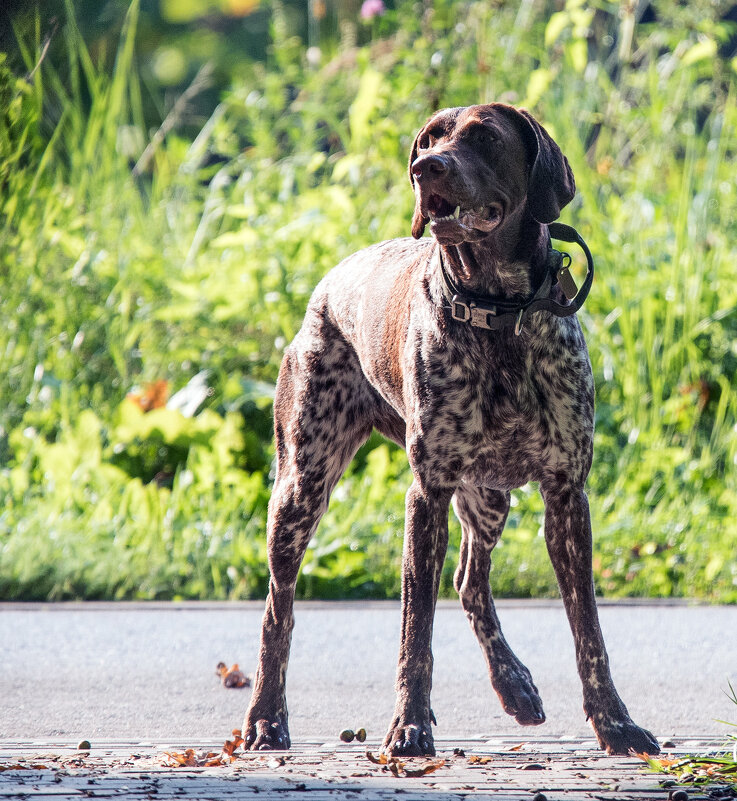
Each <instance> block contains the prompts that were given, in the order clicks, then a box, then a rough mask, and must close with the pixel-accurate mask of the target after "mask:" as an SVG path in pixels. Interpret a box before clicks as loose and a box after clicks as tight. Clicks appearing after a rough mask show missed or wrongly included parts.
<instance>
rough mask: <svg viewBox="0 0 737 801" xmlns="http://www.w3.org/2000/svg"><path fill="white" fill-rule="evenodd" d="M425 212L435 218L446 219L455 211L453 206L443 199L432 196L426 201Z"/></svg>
mask: <svg viewBox="0 0 737 801" xmlns="http://www.w3.org/2000/svg"><path fill="white" fill-rule="evenodd" d="M427 210H428V211H429V212H430V213H431V214H433V215H434V216H435V217H447V216H448V215H449V214H452V213H453V212H454V211H455V206H453V205H451V204H450V203H449V202H448V201H447V200H446V199H445V198H444V197H441V196H440V195H435V194H433V195H430V197H429V198H428V199H427Z"/></svg>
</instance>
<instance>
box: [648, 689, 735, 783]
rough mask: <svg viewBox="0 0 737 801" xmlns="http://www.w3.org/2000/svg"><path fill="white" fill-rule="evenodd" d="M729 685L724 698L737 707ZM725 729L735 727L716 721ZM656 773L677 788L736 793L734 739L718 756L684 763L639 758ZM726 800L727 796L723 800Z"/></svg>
mask: <svg viewBox="0 0 737 801" xmlns="http://www.w3.org/2000/svg"><path fill="white" fill-rule="evenodd" d="M728 684H729V692H728V693H727V696H728V697H729V699H730V701H732V702H733V703H734V704H737V693H735V689H734V687H733V686H732V684H731V682H728ZM719 722H720V723H725V724H726V725H728V726H737V724H736V723H727V722H726V721H719ZM639 756H640V757H641V758H642V759H643V760H644V761H645V762H646V763H647V765H648V767H649V768H650V770H652V771H654V772H656V773H664V774H667V775H669V776H674V777H675V779H676V780H677V782H678V783H679V784H683V785H685V786H696V787H703V786H704V785H707V786H709V787H710V788H712V789H714V790H715V791H716V790H717V788H724V789H725V790H726V791H729V790H730V789H731V790H732V791H734V790H737V737H735V736H733V735H732V736H730V738H729V741H728V743H727V744H725V747H724V749H723V750H722V752H721V753H719V754H717V755H709V756H687V757H684V758H683V759H673V758H670V757H649V756H648V755H647V754H641V755H639ZM725 797H727V796H725Z"/></svg>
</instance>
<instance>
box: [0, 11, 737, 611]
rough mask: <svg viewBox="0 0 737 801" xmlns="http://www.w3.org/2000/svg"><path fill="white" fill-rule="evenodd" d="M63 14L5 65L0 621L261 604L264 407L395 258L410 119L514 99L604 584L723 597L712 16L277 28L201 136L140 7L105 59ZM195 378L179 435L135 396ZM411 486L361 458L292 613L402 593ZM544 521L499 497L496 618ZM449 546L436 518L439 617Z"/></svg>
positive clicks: (505, 15) (592, 15)
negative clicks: (568, 355)
mask: <svg viewBox="0 0 737 801" xmlns="http://www.w3.org/2000/svg"><path fill="white" fill-rule="evenodd" d="M390 5H391V4H390ZM64 8H65V14H64V15H63V17H62V18H61V19H60V22H59V28H58V33H57V34H56V35H57V36H60V37H63V43H64V47H63V48H56V47H54V46H53V45H52V46H51V47H50V48H47V46H46V45H47V39H46V36H47V32H48V26H47V22H46V19H45V18H44V17H43V14H42V13H41V12H40V11H31V12H28V14H29V16H28V17H27V19H28V20H30V22H31V24H30V25H29V26H27V27H22V26H16V29H15V31H16V37H17V53H16V54H15V56H16V57H15V58H10V55H11V54H2V53H0V209H1V211H0V275H1V276H2V282H3V291H2V293H0V314H1V315H2V319H3V326H2V327H1V330H0V395H1V396H2V398H3V405H2V408H0V508H1V509H2V511H1V512H0V597H5V598H73V597H75V598H76V597H111V598H122V597H145V598H165V597H253V596H258V595H260V594H262V593H263V592H264V590H265V587H266V583H267V568H266V559H265V549H266V546H265V515H266V502H267V499H268V490H269V485H270V482H271V461H272V458H273V445H272V442H271V438H272V434H271V419H270V409H271V400H272V399H273V390H274V384H275V382H276V377H277V372H278V367H279V363H280V361H281V357H282V354H283V351H284V348H285V347H286V345H287V343H288V342H289V341H290V340H291V338H292V337H293V336H294V334H295V333H296V331H297V330H298V329H299V326H300V324H301V319H302V316H303V314H304V309H305V306H306V303H307V301H308V298H309V296H310V293H311V292H312V290H313V288H314V286H315V285H316V284H317V282H318V281H319V280H320V278H321V277H322V276H323V275H324V274H325V273H326V272H327V271H328V270H329V269H330V268H331V267H332V266H333V265H334V264H336V263H337V262H338V261H340V259H342V258H343V257H345V256H347V255H348V254H349V253H351V252H353V251H355V250H357V249H358V248H360V247H362V246H365V245H368V244H371V243H373V242H375V241H378V240H381V239H388V238H392V237H397V236H406V235H407V234H408V230H409V218H410V215H411V209H412V193H411V191H410V187H409V184H408V181H407V173H406V154H407V152H408V150H409V146H410V144H411V139H412V136H413V132H414V131H415V130H416V129H417V128H418V127H419V125H420V124H421V123H422V122H423V121H424V119H425V118H426V117H427V116H428V115H429V114H430V113H431V112H432V111H433V110H434V109H435V108H438V107H441V106H455V105H465V104H468V103H473V102H486V101H491V100H503V101H507V102H513V103H522V102H525V103H527V104H528V105H529V107H530V109H531V111H532V112H533V113H534V114H535V115H536V116H537V117H538V118H539V119H541V121H542V122H543V123H544V124H545V125H546V127H547V128H548V129H549V130H550V132H551V134H553V135H554V137H555V138H556V140H557V141H558V142H559V143H560V144H561V146H562V148H563V150H564V152H565V153H566V154H567V156H568V158H569V160H570V162H571V165H572V167H573V170H574V173H575V175H576V181H577V185H578V196H577V198H576V200H575V201H574V203H573V204H571V206H570V207H569V208H568V209H566V211H565V215H564V218H565V221H566V222H570V223H572V224H574V225H576V226H577V228H578V229H579V230H580V231H581V233H582V234H583V236H584V237H585V239H586V240H587V242H588V243H589V245H590V246H591V248H592V251H593V252H594V255H595V258H596V261H597V278H596V281H595V284H594V287H593V290H592V292H591V295H590V297H589V299H588V300H587V303H586V306H585V308H584V309H583V310H582V311H581V312H580V314H579V317H580V319H581V321H582V324H583V326H584V328H585V331H586V334H587V340H588V342H589V348H590V354H591V360H592V366H593V369H594V376H595V381H596V392H597V412H596V414H597V421H596V441H595V446H596V450H595V461H594V467H593V469H592V473H591V476H590V480H589V494H590V497H591V509H592V514H593V518H594V519H593V523H594V531H595V543H596V544H595V558H594V564H595V579H596V583H597V587H598V589H599V590H600V591H601V592H603V593H606V594H607V595H610V596H617V595H654V596H671V595H681V596H697V597H701V598H707V599H711V600H715V601H716V600H718V601H732V602H733V601H737V563H736V562H735V559H734V550H735V536H734V527H733V523H732V521H733V520H734V519H735V518H736V517H737V479H736V475H737V473H736V470H735V465H736V464H737V392H736V391H735V386H737V380H736V378H737V377H736V372H737V349H736V348H735V344H734V343H735V342H737V311H736V310H737V267H736V266H735V265H737V252H736V250H737V246H736V245H735V243H736V242H737V237H736V236H735V221H736V220H737V189H735V185H734V180H733V172H734V170H733V163H734V157H735V152H737V138H736V137H737V134H736V133H735V132H736V131H737V124H736V123H737V102H736V98H735V92H734V86H733V76H734V62H733V61H732V60H731V59H732V53H731V52H730V50H729V48H730V47H731V45H730V42H731V39H730V37H731V35H732V28H731V27H730V23H729V22H728V21H727V20H725V19H722V18H721V16H720V12H719V10H718V8H716V7H715V6H713V5H707V4H702V3H696V4H690V5H681V6H677V7H676V6H669V5H667V4H657V6H656V7H655V11H654V12H653V13H654V14H655V15H656V16H655V17H653V18H651V19H650V21H647V20H641V19H638V18H636V16H635V14H636V13H637V9H636V8H635V7H634V6H633V7H632V8H630V7H629V6H628V7H627V8H623V9H622V10H621V14H620V9H619V8H616V9H615V8H614V7H612V8H609V7H606V6H602V7H597V8H596V9H595V10H592V9H590V8H589V7H588V6H586V5H585V4H583V3H581V2H578V0H568V1H567V2H566V3H565V4H564V5H562V6H557V7H556V8H555V10H554V11H553V12H550V9H549V8H548V7H547V5H546V4H530V3H523V4H521V5H520V6H519V7H515V6H514V5H513V4H489V3H486V2H480V1H479V0H464V1H463V2H450V0H436V2H432V3H422V4H420V3H415V2H413V1H412V0H398V2H397V3H396V4H395V7H394V8H390V9H389V10H388V11H387V13H386V14H385V15H384V16H383V17H381V19H380V20H376V21H375V22H374V23H372V26H371V29H370V30H369V28H368V27H364V28H362V29H361V36H363V37H367V38H369V39H370V40H369V41H368V43H367V44H366V45H365V46H361V47H353V46H349V45H347V44H346V43H345V42H343V43H342V45H341V44H338V42H337V41H332V42H331V41H327V42H326V41H321V42H319V44H320V49H321V50H320V52H318V53H317V54H316V53H315V52H314V51H313V52H311V53H310V54H309V58H308V54H307V51H306V48H305V47H304V45H303V43H302V42H301V41H300V40H299V39H297V38H295V36H294V32H293V31H292V30H290V26H289V14H288V13H287V12H288V9H287V8H286V6H285V5H284V4H281V3H274V4H273V6H272V7H271V34H270V38H269V48H268V55H267V57H266V60H265V61H259V62H248V61H243V62H241V63H239V64H238V65H237V66H236V67H234V69H233V72H232V74H231V75H229V76H227V78H226V79H225V85H226V87H227V88H226V89H225V91H223V92H222V93H221V95H220V96H219V97H217V98H214V99H213V101H212V108H211V113H209V116H207V118H202V119H201V118H199V117H196V116H193V115H190V114H189V112H188V110H187V108H188V107H187V105H186V103H180V105H179V107H178V108H179V109H180V110H181V109H182V108H183V109H184V111H182V112H181V116H182V119H183V120H185V121H184V122H182V121H181V120H179V118H178V117H177V115H174V117H173V118H172V117H170V116H169V114H170V113H171V112H172V111H173V108H174V100H173V98H171V97H169V98H164V97H163V96H161V97H160V96H158V95H156V92H155V90H152V89H151V86H150V82H149V81H148V79H147V78H145V76H146V75H147V72H146V69H147V67H145V66H141V65H139V58H138V56H137V53H138V49H139V44H140V42H141V36H143V35H151V31H150V28H148V27H147V26H148V25H149V24H150V18H149V17H146V15H145V14H144V16H143V17H141V14H142V12H141V10H140V8H139V4H138V0H133V2H131V3H130V4H129V5H128V8H127V11H126V13H125V15H124V17H121V19H120V20H119V21H118V22H119V25H118V28H119V30H120V36H119V41H117V43H116V46H115V47H114V48H113V49H114V51H115V57H114V58H111V57H109V55H108V54H107V53H106V52H105V51H104V48H103V47H101V46H100V44H99V41H98V42H95V43H94V44H93V43H90V42H88V41H86V40H85V38H84V37H83V35H82V33H81V32H80V29H79V26H78V25H77V22H76V21H75V5H74V3H73V2H72V0H65V5H64ZM264 13H265V12H264V11H263V9H262V12H261V16H260V17H259V19H260V20H262V21H263V14H264ZM141 19H143V20H144V24H143V27H142V26H141ZM246 23H247V20H246ZM246 23H244V24H246ZM113 27H114V28H115V26H113ZM118 28H115V29H116V30H117V29H118ZM181 36H182V37H184V36H186V33H185V32H182V33H181ZM178 41H182V40H178ZM147 52H150V51H147ZM19 65H20V66H19ZM142 76H143V77H142ZM219 79H220V80H223V78H222V76H220V77H219ZM180 99H181V98H180ZM152 107H155V108H160V109H161V114H160V116H161V120H160V121H157V124H158V125H159V128H158V130H159V132H160V133H159V135H157V134H156V133H154V135H153V136H152V132H151V125H150V123H151V120H150V109H151V108H152ZM201 108H202V106H198V109H201ZM167 119H168V122H167V125H166V126H165V125H164V121H165V120H167ZM180 122H181V124H179V123H180ZM195 122H196V125H195ZM154 127H156V126H154ZM192 130H195V131H196V135H193V134H192V133H191V132H192ZM162 131H165V133H161V132H162ZM147 143H149V144H150V148H149V151H148V153H149V156H150V158H148V156H147V159H145V160H142V159H141V158H140V157H141V155H142V153H143V151H144V149H145V148H146V144H147ZM136 165H138V167H136ZM197 376H206V381H205V385H204V388H205V394H204V395H202V397H201V398H200V400H199V403H198V405H197V406H196V407H195V409H193V410H191V411H188V412H187V414H183V413H182V409H179V410H177V409H176V408H174V407H173V406H171V405H169V406H167V405H166V403H165V404H164V405H163V406H161V407H160V408H156V409H154V410H153V411H147V412H143V410H141V409H137V408H136V407H135V406H134V405H133V404H132V402H131V400H130V399H128V400H126V398H127V396H128V395H130V394H131V393H132V392H134V390H135V387H136V386H143V387H146V386H147V385H149V384H153V383H155V382H164V384H165V385H166V387H167V388H169V387H171V389H172V390H179V391H185V390H186V389H187V388H188V387H189V388H190V389H191V388H192V387H193V386H194V384H193V382H195V383H196V377H197ZM409 481H410V478H409V474H408V468H407V466H406V459H405V457H404V454H403V453H402V452H401V451H400V450H399V449H398V448H396V446H394V445H392V444H390V443H387V442H385V441H383V440H382V439H381V438H380V437H378V435H374V436H373V437H372V438H371V439H370V440H369V442H368V443H367V444H366V445H365V446H364V447H363V448H362V449H361V451H360V452H359V455H358V457H357V459H356V460H355V461H354V463H353V465H352V466H351V468H349V470H348V473H347V475H346V476H345V478H344V480H343V481H342V483H341V484H340V485H339V486H338V488H337V490H336V492H335V494H334V497H333V499H332V502H331V506H330V509H329V510H328V513H327V514H326V516H325V518H324V520H323V522H322V524H321V526H320V528H319V530H318V532H317V535H316V537H315V539H314V541H313V542H312V543H311V545H310V548H309V549H308V553H307V557H306V560H305V564H304V568H303V571H302V574H301V576H300V579H299V592H300V593H301V594H302V595H303V596H305V597H338V596H340V597H366V596H370V597H394V596H396V595H397V594H398V593H399V588H400V578H399V568H400V564H401V548H402V546H401V537H402V529H403V516H404V498H403V496H404V492H405V490H406V487H407V486H408V485H409ZM542 515H543V508H542V503H541V501H540V498H539V493H538V492H537V490H536V487H535V486H527V487H524V488H522V489H521V490H519V491H517V492H516V493H514V496H513V506H512V510H511V513H510V519H509V522H508V525H507V530H506V532H505V534H504V537H503V539H502V541H501V543H500V544H499V546H498V547H497V548H496V550H495V553H494V568H493V575H492V581H493V584H494V587H495V591H496V592H497V594H500V595H510V596H526V595H531V594H534V595H554V594H555V593H556V592H557V590H556V585H555V578H554V576H553V573H552V570H551V568H550V566H549V562H548V558H547V554H546V550H545V544H544V538H543V537H542V529H541V526H542ZM459 537H460V534H459V530H458V525H457V523H456V522H455V521H454V520H452V521H451V543H450V547H449V558H448V560H447V561H446V566H445V568H444V573H443V576H442V580H441V592H442V593H443V594H445V595H449V594H452V592H453V591H452V573H453V568H454V562H455V557H456V553H457V548H458V541H459Z"/></svg>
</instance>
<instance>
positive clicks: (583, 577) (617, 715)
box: [540, 476, 660, 754]
mask: <svg viewBox="0 0 737 801" xmlns="http://www.w3.org/2000/svg"><path fill="white" fill-rule="evenodd" d="M540 489H541V491H542V495H543V499H544V500H545V542H546V543H547V546H548V553H549V554H550V559H551V561H552V562H553V568H554V569H555V575H556V576H557V578H558V586H559V587H560V593H561V595H562V597H563V604H564V606H565V609H566V614H567V615H568V621H569V623H570V625H571V632H572V633H573V640H574V643H575V646H576V663H577V665H578V673H579V675H580V677H581V682H582V684H583V707H584V711H585V713H586V717H587V719H589V720H590V721H591V725H592V726H593V728H594V732H595V733H596V737H597V739H598V741H599V745H600V746H601V747H602V748H604V749H606V751H607V752H608V753H610V754H627V753H629V752H630V751H636V752H637V753H638V754H639V753H643V752H644V753H646V754H657V753H659V751H660V746H659V745H658V742H657V740H656V739H655V738H654V737H653V735H652V734H651V733H650V732H649V731H647V730H646V729H642V728H640V727H639V726H636V725H635V724H634V723H633V722H632V720H631V718H630V716H629V713H628V712H627V708H626V707H625V705H624V703H623V702H622V699H621V698H620V697H619V695H618V693H617V690H616V689H615V687H614V682H613V681H612V676H611V673H610V671H609V658H608V656H607V652H606V648H605V646H604V637H603V636H602V633H601V626H600V625H599V615H598V612H597V609H596V597H595V594H594V580H593V576H592V574H591V560H592V541H591V520H590V516H589V502H588V498H587V497H586V493H585V492H584V490H583V487H582V486H576V485H575V484H574V485H571V484H567V483H566V482H565V480H561V479H560V478H559V477H558V476H555V477H554V478H553V479H551V478H548V479H547V480H546V481H541V482H540Z"/></svg>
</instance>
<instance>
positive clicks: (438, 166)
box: [412, 153, 448, 181]
mask: <svg viewBox="0 0 737 801" xmlns="http://www.w3.org/2000/svg"><path fill="white" fill-rule="evenodd" d="M447 171H448V164H447V162H446V160H445V159H444V158H443V157H442V156H440V155H438V154H437V153H428V154H426V155H424V156H420V157H419V158H417V159H415V160H414V161H413V162H412V175H414V177H415V178H416V180H418V181H422V180H423V179H428V178H439V177H440V176H441V175H443V173H446V172H447Z"/></svg>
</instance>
